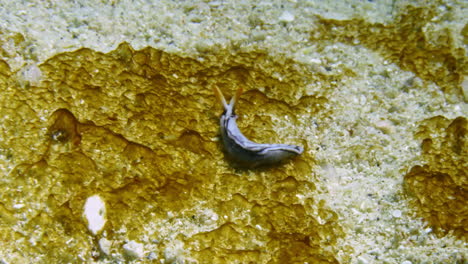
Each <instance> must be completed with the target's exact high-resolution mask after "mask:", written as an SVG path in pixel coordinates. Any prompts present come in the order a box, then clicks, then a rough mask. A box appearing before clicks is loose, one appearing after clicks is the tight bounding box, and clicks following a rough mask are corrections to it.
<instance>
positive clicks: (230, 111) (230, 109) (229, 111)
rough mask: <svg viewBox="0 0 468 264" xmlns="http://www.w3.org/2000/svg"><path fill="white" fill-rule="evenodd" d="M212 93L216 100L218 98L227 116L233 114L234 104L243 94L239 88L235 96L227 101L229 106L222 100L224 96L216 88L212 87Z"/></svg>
mask: <svg viewBox="0 0 468 264" xmlns="http://www.w3.org/2000/svg"><path fill="white" fill-rule="evenodd" d="M213 91H214V93H215V95H216V98H218V100H219V102H220V103H221V104H222V105H223V107H224V110H225V111H226V113H227V114H229V115H232V114H234V107H235V105H236V102H237V100H238V99H239V97H240V96H241V94H242V92H243V89H242V87H239V89H237V92H236V94H235V95H234V96H233V97H232V98H231V101H229V104H228V103H227V102H226V99H224V95H223V93H222V92H221V90H219V88H218V87H216V86H214V87H213Z"/></svg>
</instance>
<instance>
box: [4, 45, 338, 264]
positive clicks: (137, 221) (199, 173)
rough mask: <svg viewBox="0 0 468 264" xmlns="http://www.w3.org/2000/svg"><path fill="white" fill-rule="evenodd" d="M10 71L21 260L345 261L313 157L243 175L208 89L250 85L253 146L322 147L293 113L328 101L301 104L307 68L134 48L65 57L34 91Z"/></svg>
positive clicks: (254, 57)
mask: <svg viewBox="0 0 468 264" xmlns="http://www.w3.org/2000/svg"><path fill="white" fill-rule="evenodd" d="M0 65H2V66H1V69H2V72H1V75H0V84H1V85H2V90H3V91H4V92H3V93H1V95H0V101H1V104H0V108H1V109H0V112H1V113H3V115H4V120H3V121H2V127H1V130H0V133H1V137H2V138H3V139H4V140H3V141H2V142H1V143H0V144H1V145H0V150H1V153H2V155H5V156H7V157H8V161H9V163H6V162H5V161H2V162H5V163H2V166H3V167H6V166H8V164H15V167H14V168H12V169H11V171H10V172H9V173H8V175H5V176H3V177H2V178H1V182H0V213H1V218H0V233H1V235H0V236H1V238H2V240H3V241H12V242H13V241H14V243H15V248H16V249H14V248H11V249H10V253H11V254H10V258H11V259H12V260H15V261H18V262H27V260H31V259H39V260H40V261H42V262H50V263H54V262H55V263H57V262H77V261H78V262H79V261H85V262H86V261H90V260H94V261H97V260H112V259H114V260H116V259H117V260H132V259H135V258H141V257H142V256H144V257H146V258H147V259H148V261H151V260H158V261H163V262H164V261H166V262H167V263H172V262H177V261H179V262H183V261H185V262H196V261H199V262H200V263H205V262H207V261H209V262H210V263H229V262H235V261H242V262H245V263H248V262H251V263H284V262H287V261H294V262H309V263H337V259H336V257H335V254H336V252H335V251H334V246H335V244H336V241H337V239H339V238H340V237H342V236H343V235H344V234H343V231H342V229H341V227H340V225H339V222H338V216H337V214H336V213H335V212H333V211H332V210H330V209H329V208H328V207H327V206H326V205H325V203H324V202H323V201H321V200H319V199H314V193H316V192H317V191H316V190H317V187H316V185H315V183H314V180H315V176H314V169H313V168H314V166H315V162H314V159H313V157H312V156H311V154H310V153H304V154H303V155H302V156H299V157H297V158H296V159H294V160H291V161H290V162H288V163H286V164H283V165H281V166H276V167H271V168H263V169H258V170H240V169H236V168H233V167H231V166H230V164H229V163H228V162H227V160H226V158H225V156H224V154H223V152H222V147H221V146H220V141H219V140H218V129H219V127H218V126H219V119H218V118H219V115H220V114H221V112H222V109H221V108H220V106H219V105H217V103H216V101H215V97H214V94H213V92H212V87H213V86H217V87H220V89H221V90H223V93H225V94H227V95H229V94H232V93H233V92H234V91H235V90H236V89H237V88H238V87H239V86H243V87H244V90H245V91H246V92H245V94H244V95H243V96H242V98H241V99H240V101H239V104H238V108H237V109H238V114H239V115H240V122H239V126H240V128H241V130H242V131H244V132H245V134H246V135H247V136H249V137H250V138H252V139H253V140H256V141H259V142H266V143H267V142H272V143H273V142H288V143H291V144H297V145H302V146H304V147H305V148H306V149H308V148H313V147H314V146H313V145H310V144H313V142H305V141H303V140H301V139H300V135H299V134H298V132H297V131H298V130H297V129H296V128H297V127H298V126H304V124H303V123H301V121H299V118H297V117H296V116H298V115H301V114H304V113H310V112H311V111H312V112H314V113H317V112H320V111H321V108H320V104H321V103H323V102H324V101H326V99H325V97H323V96H322V97H313V96H302V91H301V89H300V88H301V87H303V86H304V85H305V82H306V81H307V80H305V78H304V76H306V71H305V70H304V69H302V68H301V67H297V66H295V67H292V66H290V63H288V61H275V60H273V59H272V58H269V57H268V56H266V55H265V54H262V53H251V54H248V53H246V54H237V55H236V56H233V55H229V54H221V53H220V54H217V55H213V56H210V57H207V58H205V59H202V60H193V59H188V58H181V57H178V56H175V55H171V54H168V53H165V52H162V51H160V50H156V49H153V48H146V49H143V50H133V49H132V48H131V47H130V46H129V45H127V44H122V45H120V46H119V47H118V48H117V49H116V50H114V51H112V52H110V53H108V54H103V53H99V52H95V51H93V50H90V49H80V50H77V51H75V52H67V53H62V54H58V55H56V56H55V57H53V58H50V59H49V60H47V61H46V62H45V63H43V64H41V65H39V67H38V69H39V70H40V73H41V74H40V80H37V79H36V80H35V82H34V83H28V85H21V82H20V81H19V80H17V79H16V77H15V75H13V74H12V73H11V72H10V69H9V67H8V64H6V63H3V62H2V63H1V64H0ZM273 75H275V76H281V78H278V77H272V76H273ZM38 76H39V75H37V76H36V77H38ZM324 82H327V80H324ZM297 98H301V99H297ZM285 117H288V120H287V124H286V123H285V122H283V123H282V126H281V127H278V124H277V122H278V120H281V119H284V118H285ZM94 195H98V196H99V197H100V198H99V199H100V200H99V201H100V203H103V205H102V207H103V208H105V219H104V221H105V222H104V223H103V224H102V225H100V227H99V229H93V230H90V228H89V227H88V224H89V225H91V223H90V222H91V221H92V219H91V218H87V219H85V217H84V216H83V211H84V207H85V203H86V201H87V200H88V198H89V197H94ZM102 210H104V209H102ZM101 226H102V227H101ZM51 249H53V250H51Z"/></svg>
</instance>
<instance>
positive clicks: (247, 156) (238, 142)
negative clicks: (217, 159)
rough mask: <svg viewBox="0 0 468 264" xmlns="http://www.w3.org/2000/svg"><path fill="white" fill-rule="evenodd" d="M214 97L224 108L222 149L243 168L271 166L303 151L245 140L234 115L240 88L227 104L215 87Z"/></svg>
mask: <svg viewBox="0 0 468 264" xmlns="http://www.w3.org/2000/svg"><path fill="white" fill-rule="evenodd" d="M214 92H215V94H216V97H217V98H218V100H219V101H220V102H221V104H222V105H223V107H224V113H223V115H222V116H221V119H220V126H221V127H220V132H221V139H222V141H223V145H224V148H225V150H226V152H227V154H228V156H229V157H230V158H232V159H233V160H234V161H235V162H236V163H237V164H239V165H241V166H245V167H251V168H252V167H258V166H263V165H272V164H276V163H280V162H282V161H284V160H287V159H289V158H292V157H294V156H297V155H300V154H301V153H302V152H303V151H304V149H303V148H302V147H300V146H295V145H287V144H259V143H255V142H253V141H251V140H249V139H248V138H246V137H245V136H244V135H243V134H242V132H241V131H240V130H239V128H238V127H237V123H236V119H237V115H236V114H235V113H234V107H235V104H236V101H237V100H238V99H239V97H240V95H241V94H242V88H239V89H238V90H237V93H236V94H235V95H234V96H233V97H232V98H231V101H230V102H229V104H228V103H227V102H226V100H225V99H224V96H223V94H222V93H221V91H220V90H219V89H218V88H217V87H215V88H214Z"/></svg>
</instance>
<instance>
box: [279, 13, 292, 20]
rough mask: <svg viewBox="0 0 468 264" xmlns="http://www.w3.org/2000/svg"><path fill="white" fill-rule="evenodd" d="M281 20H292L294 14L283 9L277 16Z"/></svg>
mask: <svg viewBox="0 0 468 264" xmlns="http://www.w3.org/2000/svg"><path fill="white" fill-rule="evenodd" d="M279 20H280V21H281V22H291V21H293V20H294V15H293V14H291V12H289V11H284V12H283V13H282V14H281V16H280V17H279Z"/></svg>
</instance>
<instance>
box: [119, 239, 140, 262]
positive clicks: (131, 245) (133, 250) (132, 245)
mask: <svg viewBox="0 0 468 264" xmlns="http://www.w3.org/2000/svg"><path fill="white" fill-rule="evenodd" d="M123 249H124V252H125V254H126V255H127V256H129V257H131V258H142V257H143V256H144V255H145V253H144V251H143V244H141V243H138V242H135V241H133V240H131V241H129V242H128V243H126V244H125V245H123Z"/></svg>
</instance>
